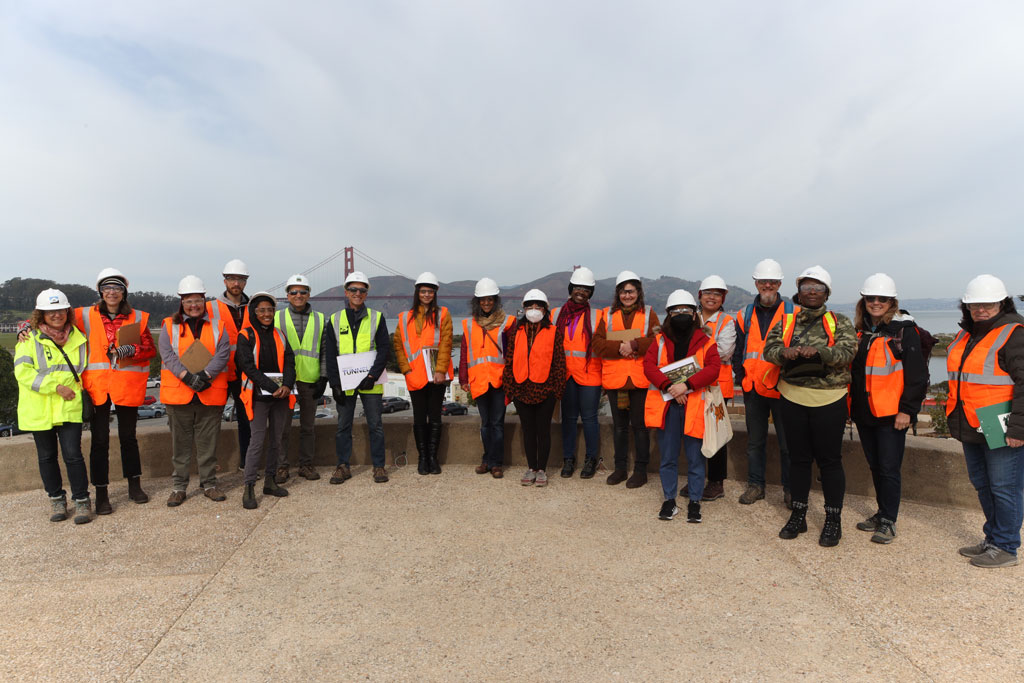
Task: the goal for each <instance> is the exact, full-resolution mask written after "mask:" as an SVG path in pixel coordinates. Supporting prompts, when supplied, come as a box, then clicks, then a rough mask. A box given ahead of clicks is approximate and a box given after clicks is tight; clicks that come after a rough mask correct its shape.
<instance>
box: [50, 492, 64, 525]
mask: <svg viewBox="0 0 1024 683" xmlns="http://www.w3.org/2000/svg"><path fill="white" fill-rule="evenodd" d="M67 518H68V499H67V498H66V497H65V496H53V497H52V498H50V521H51V522H63V521H64V520H65V519H67Z"/></svg>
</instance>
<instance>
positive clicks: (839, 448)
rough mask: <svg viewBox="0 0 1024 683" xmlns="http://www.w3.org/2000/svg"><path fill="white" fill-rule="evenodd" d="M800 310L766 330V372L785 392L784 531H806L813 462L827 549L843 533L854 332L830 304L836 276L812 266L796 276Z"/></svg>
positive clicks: (788, 534)
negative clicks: (788, 500) (787, 485)
mask: <svg viewBox="0 0 1024 683" xmlns="http://www.w3.org/2000/svg"><path fill="white" fill-rule="evenodd" d="M796 286H797V297H798V298H799V303H800V305H801V306H802V308H801V309H800V312H799V313H791V314H787V315H784V316H783V318H782V320H781V321H780V322H779V323H778V324H777V325H775V327H773V328H772V330H771V332H769V333H768V339H766V340H765V344H764V357H765V359H766V360H768V361H769V362H770V363H772V368H771V369H770V370H769V371H768V372H766V373H765V376H764V377H763V378H762V379H763V381H764V383H765V385H766V386H769V387H776V385H777V388H778V391H779V393H780V394H781V395H782V398H781V399H780V400H781V402H782V411H781V412H782V422H783V424H784V426H785V430H786V440H787V443H788V444H789V454H790V458H791V462H790V475H791V477H792V478H791V486H792V492H793V508H792V510H793V511H792V512H791V513H790V516H789V521H787V522H786V524H785V526H783V527H782V530H781V531H779V538H783V539H794V538H796V537H797V536H798V535H799V534H802V533H804V532H805V531H807V500H808V495H809V494H810V490H811V465H812V463H817V465H818V471H819V472H820V473H821V490H822V493H824V494H825V524H824V526H823V527H822V530H821V536H820V537H819V538H818V544H819V545H821V546H823V547H826V548H830V547H833V546H835V545H837V544H838V543H839V539H840V538H842V535H843V533H842V511H843V497H844V496H845V494H846V474H845V473H844V472H843V459H842V458H843V432H844V431H845V430H846V418H847V416H848V415H849V411H848V409H847V403H846V402H847V395H848V387H849V385H850V361H852V360H853V356H854V354H855V353H856V352H857V335H856V333H855V332H854V329H853V325H852V324H851V323H850V320H849V319H848V318H847V317H846V316H844V315H840V314H838V313H834V312H832V311H830V310H828V309H827V307H826V306H825V302H826V301H828V297H829V294H830V293H831V291H832V276H830V275H829V274H828V271H826V270H825V269H824V268H822V267H821V266H811V267H810V268H808V269H806V270H804V271H803V272H802V273H801V274H800V275H799V276H797V278H796Z"/></svg>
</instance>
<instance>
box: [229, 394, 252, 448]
mask: <svg viewBox="0 0 1024 683" xmlns="http://www.w3.org/2000/svg"><path fill="white" fill-rule="evenodd" d="M241 391H242V380H241V379H236V380H235V381H233V382H228V394H229V395H230V396H231V398H233V399H234V401H235V420H236V421H237V422H238V453H239V456H238V457H239V459H240V460H241V461H243V462H244V461H245V454H246V453H247V452H248V451H249V438H250V437H251V435H252V430H250V429H249V416H248V415H246V414H245V406H244V405H242V399H241Z"/></svg>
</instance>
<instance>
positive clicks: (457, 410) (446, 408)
mask: <svg viewBox="0 0 1024 683" xmlns="http://www.w3.org/2000/svg"><path fill="white" fill-rule="evenodd" d="M441 414H442V415H469V408H467V407H466V406H464V405H462V404H461V403H455V402H454V401H448V402H447V403H444V404H442V405H441Z"/></svg>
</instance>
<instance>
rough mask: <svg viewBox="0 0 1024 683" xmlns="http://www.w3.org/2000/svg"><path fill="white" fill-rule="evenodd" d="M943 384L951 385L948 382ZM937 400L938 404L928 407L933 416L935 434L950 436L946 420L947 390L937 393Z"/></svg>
mask: <svg viewBox="0 0 1024 683" xmlns="http://www.w3.org/2000/svg"><path fill="white" fill-rule="evenodd" d="M943 384H945V385H946V387H947V388H948V387H949V383H948V382H943ZM935 401H936V404H937V405H934V406H931V407H929V408H928V414H929V415H931V417H932V429H933V430H935V436H949V424H948V423H947V422H946V392H945V391H943V392H941V393H939V394H936V396H935Z"/></svg>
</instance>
